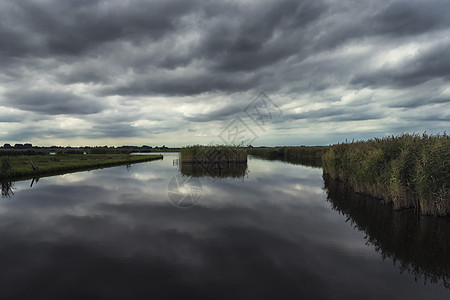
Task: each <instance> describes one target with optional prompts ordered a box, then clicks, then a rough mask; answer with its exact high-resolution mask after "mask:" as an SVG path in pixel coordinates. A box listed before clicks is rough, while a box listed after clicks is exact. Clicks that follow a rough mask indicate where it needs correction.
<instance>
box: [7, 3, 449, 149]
mask: <svg viewBox="0 0 450 300" xmlns="http://www.w3.org/2000/svg"><path fill="white" fill-rule="evenodd" d="M0 41H1V42H0V143H1V144H3V143H16V142H32V143H33V144H38V145H51V144H59V145H63V146H66V145H72V146H81V145H103V144H108V145H123V144H136V145H142V144H148V145H162V144H166V145H170V146H180V145H184V144H196V143H203V144H207V143H210V142H221V141H220V140H219V138H218V136H219V135H220V133H221V132H222V131H223V130H224V128H226V126H227V125H228V124H229V123H230V122H232V121H233V120H234V119H235V118H236V117H242V118H243V117H244V116H245V114H244V112H243V110H244V109H245V107H246V106H247V105H248V104H249V103H251V101H252V100H253V99H254V98H255V97H256V96H257V95H258V94H259V93H260V92H265V93H266V94H267V95H268V96H269V97H270V98H271V99H272V101H273V102H275V103H276V104H277V105H278V106H279V108H280V109H281V111H282V114H281V115H277V116H276V117H275V118H274V119H273V120H272V122H271V123H270V124H265V126H264V128H261V127H258V126H255V128H252V130H254V131H255V133H256V134H257V135H258V137H257V139H256V140H255V141H254V145H311V144H317V145H320V144H329V143H335V142H339V141H342V140H344V139H346V138H348V139H353V138H355V139H366V138H371V137H374V136H378V137H382V136H386V135H391V134H394V135H395V134H400V133H402V132H409V133H413V132H416V133H421V132H424V131H427V132H428V133H443V132H444V131H445V130H446V129H447V128H450V126H449V125H450V2H448V1H444V0H431V1H425V0H422V1H415V0H407V1H400V0H392V1H384V0H381V1H374V0H372V1H369V0H363V1H351V0H339V1H337V0H319V1H312V0H308V1H306V0H300V1H292V0H264V1H256V0H243V1H237V0H235V1H229V0H224V1H206V0H154V1H144V0H136V1H133V0H131V1H119V0H117V1H114V0H109V1H108V0H102V1H100V0H89V1H74V0H36V1H31V0H15V1H13V0H5V1H2V2H0ZM248 124H249V126H250V127H251V126H253V125H254V124H252V123H251V120H250V122H249V123H248Z"/></svg>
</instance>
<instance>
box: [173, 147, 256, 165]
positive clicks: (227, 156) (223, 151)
mask: <svg viewBox="0 0 450 300" xmlns="http://www.w3.org/2000/svg"><path fill="white" fill-rule="evenodd" d="M180 162H181V163H182V164H185V163H193V164H196V163H201V164H203V163H221V164H223V163H247V150H246V149H245V148H242V147H234V146H200V145H196V146H189V147H184V148H182V149H181V150H180Z"/></svg>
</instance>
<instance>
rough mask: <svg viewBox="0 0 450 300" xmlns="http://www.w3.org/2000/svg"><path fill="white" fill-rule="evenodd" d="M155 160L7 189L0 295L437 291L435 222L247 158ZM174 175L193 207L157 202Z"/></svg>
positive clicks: (440, 251)
mask: <svg viewBox="0 0 450 300" xmlns="http://www.w3.org/2000/svg"><path fill="white" fill-rule="evenodd" d="M164 156H165V158H164V160H160V161H153V162H149V163H141V164H135V165H132V166H131V167H128V168H127V167H125V166H122V167H114V168H108V169H101V170H95V171H89V172H79V173H72V174H66V175H62V176H55V177H47V178H41V179H40V180H39V181H38V182H33V186H32V187H30V184H31V180H29V181H20V182H15V183H13V190H12V191H13V192H14V195H12V194H11V195H10V197H8V196H4V197H2V198H0V266H1V268H0V277H1V278H0V299H129V300H132V299H151V298H153V299H167V298H171V299H175V298H178V299H190V298H195V299H363V298H364V299H382V298H384V299H399V298H402V299H448V298H449V297H450V289H449V281H448V279H449V272H450V262H449V260H450V258H449V256H450V255H449V254H450V241H449V237H450V224H449V221H448V219H442V218H441V219H433V218H427V217H417V216H414V215H413V214H412V213H410V212H401V213H399V212H392V211H391V210H390V208H389V207H387V206H382V205H379V204H378V203H376V202H374V201H371V200H370V199H363V198H361V197H360V196H358V195H355V194H353V193H352V192H350V191H348V190H346V189H345V187H343V186H341V185H340V184H339V183H336V182H334V181H331V180H328V179H327V178H325V181H324V178H322V170H321V169H319V168H312V167H306V166H301V165H294V164H289V163H285V162H280V161H265V160H260V159H256V158H251V159H250V160H249V163H248V168H247V169H246V170H244V171H242V170H238V171H233V172H231V174H232V176H231V177H228V178H227V176H224V173H223V172H220V176H215V175H214V174H212V175H210V176H208V174H203V173H202V172H193V173H192V175H194V176H197V177H194V178H190V177H189V176H184V177H183V176H182V174H181V173H180V172H179V170H178V167H177V166H173V159H175V158H177V155H176V154H167V153H164ZM236 174H244V176H235V175H236ZM174 176H176V178H177V179H176V182H178V183H179V184H181V185H182V184H183V182H185V183H186V182H187V183H189V182H190V181H189V180H191V183H192V184H191V185H190V187H194V191H189V186H188V185H185V186H184V187H183V189H180V190H178V192H179V193H180V194H183V193H187V194H186V195H187V196H188V199H194V198H195V201H197V200H198V201H197V202H196V203H195V205H194V206H193V207H190V208H179V207H177V206H176V205H174V204H173V202H171V201H170V200H169V197H168V186H169V192H173V183H174V181H173V180H174ZM219 177H220V178H219ZM183 180H188V181H183ZM170 182H172V185H170V184H169V183H170ZM186 188H187V189H186ZM189 197H194V198H189ZM183 201H184V200H183ZM175 204H177V203H175Z"/></svg>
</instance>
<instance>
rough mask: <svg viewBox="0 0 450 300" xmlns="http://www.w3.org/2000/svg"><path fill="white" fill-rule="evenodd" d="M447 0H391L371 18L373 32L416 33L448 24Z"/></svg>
mask: <svg viewBox="0 0 450 300" xmlns="http://www.w3.org/2000/svg"><path fill="white" fill-rule="evenodd" d="M449 7H450V5H449V3H448V1H442V0H438V1H421V0H412V1H411V0H408V1H393V2H391V3H389V4H388V5H387V6H386V7H385V8H384V9H382V10H381V11H380V12H378V13H376V14H375V16H374V17H373V18H372V20H371V21H372V24H373V27H374V32H376V33H378V34H387V35H391V36H397V37H398V36H403V35H416V34H420V33H424V32H427V31H431V30H435V29H442V28H446V27H447V26H448V25H450V11H449Z"/></svg>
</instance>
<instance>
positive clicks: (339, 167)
mask: <svg viewBox="0 0 450 300" xmlns="http://www.w3.org/2000/svg"><path fill="white" fill-rule="evenodd" d="M322 166H323V169H324V172H325V173H326V174H328V175H330V176H331V177H332V178H334V179H340V180H342V181H344V182H346V183H347V184H349V185H350V186H351V187H352V188H353V189H354V190H355V191H356V192H358V193H362V194H367V195H370V196H373V197H376V198H380V199H383V201H384V202H386V203H392V204H393V208H394V209H404V208H414V209H415V210H417V211H418V212H420V213H422V214H427V215H434V216H446V215H450V138H449V136H448V135H447V134H443V135H427V134H423V135H417V134H403V135H401V136H391V137H387V138H375V139H371V140H368V141H356V142H351V143H342V144H337V145H333V146H331V147H330V148H329V149H328V150H327V151H326V152H325V154H324V155H323V157H322Z"/></svg>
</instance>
